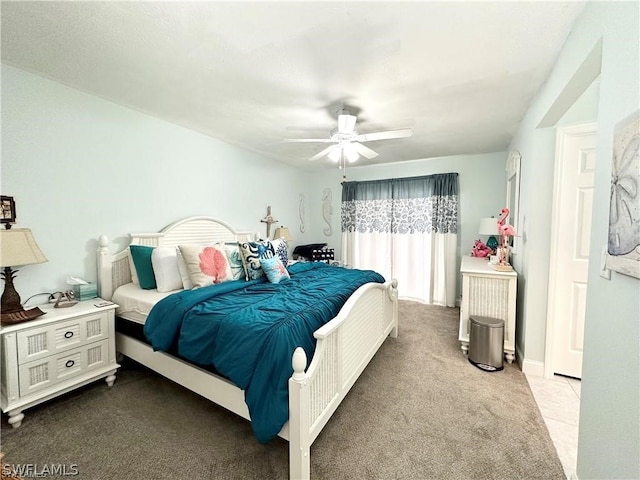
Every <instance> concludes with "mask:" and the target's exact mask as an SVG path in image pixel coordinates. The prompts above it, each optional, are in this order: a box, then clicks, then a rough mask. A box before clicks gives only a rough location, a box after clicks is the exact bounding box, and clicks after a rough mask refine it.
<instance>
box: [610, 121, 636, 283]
mask: <svg viewBox="0 0 640 480" xmlns="http://www.w3.org/2000/svg"><path fill="white" fill-rule="evenodd" d="M639 190H640V110H638V111H636V112H635V113H633V114H631V115H629V116H628V117H627V118H625V119H624V120H622V121H620V122H619V123H618V124H617V125H616V126H615V129H614V132H613V158H612V163H611V200H610V204H609V235H608V239H607V268H609V269H611V270H613V271H614V272H618V273H622V274H624V275H629V276H632V277H635V278H640V191H639Z"/></svg>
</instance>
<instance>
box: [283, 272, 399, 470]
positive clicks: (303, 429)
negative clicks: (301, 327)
mask: <svg viewBox="0 0 640 480" xmlns="http://www.w3.org/2000/svg"><path fill="white" fill-rule="evenodd" d="M397 334H398V291H397V281H396V280H395V279H394V280H392V281H390V282H387V283H385V284H367V285H363V286H362V287H360V288H359V289H358V290H357V291H356V292H355V293H354V294H353V295H352V296H351V297H350V298H349V300H348V301H347V303H345V305H344V307H343V308H342V310H341V311H340V313H339V314H338V315H337V316H336V317H335V318H334V319H333V320H331V321H330V322H328V323H327V324H326V325H324V326H323V327H321V328H319V329H318V330H317V331H316V332H315V334H314V335H315V337H316V338H317V344H316V350H315V353H314V355H313V359H312V361H311V364H310V365H309V368H308V369H307V371H306V372H305V371H304V369H305V367H306V363H307V359H306V355H305V353H304V350H303V349H302V348H297V349H296V351H295V353H294V355H293V361H292V363H293V369H294V373H293V376H292V377H291V378H290V379H289V474H290V478H291V479H296V480H297V479H307V478H309V477H310V474H311V471H310V470H311V462H310V449H311V444H312V443H313V441H314V440H315V439H316V437H317V436H318V434H319V433H320V432H321V431H322V428H323V427H324V426H325V424H326V423H327V422H328V421H329V418H331V415H333V412H334V411H335V410H336V409H337V408H338V405H340V402H341V401H342V399H343V398H344V397H345V396H346V395H347V393H348V392H349V390H350V389H351V387H352V386H353V384H354V383H355V381H356V380H357V379H358V377H359V376H360V374H361V373H362V371H363V370H364V369H365V367H366V366H367V364H368V363H369V361H370V360H371V359H372V358H373V356H374V354H375V353H376V352H377V351H378V348H380V346H381V345H382V343H383V342H384V340H385V339H386V338H387V336H389V335H391V336H392V337H394V338H395V337H396V336H397Z"/></svg>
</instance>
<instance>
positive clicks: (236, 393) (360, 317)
mask: <svg viewBox="0 0 640 480" xmlns="http://www.w3.org/2000/svg"><path fill="white" fill-rule="evenodd" d="M253 239H255V235H254V234H252V233H250V232H247V231H239V230H236V229H235V228H233V227H232V226H230V225H229V224H227V223H225V222H223V221H220V220H218V219H215V218H211V217H191V218H187V219H184V220H180V221H177V222H175V223H172V224H171V225H169V226H168V227H166V228H164V229H163V230H161V231H160V232H154V233H141V234H131V235H130V246H132V245H145V246H150V247H160V246H163V247H174V248H176V247H178V246H179V245H207V244H213V243H218V242H226V243H228V244H231V243H233V242H246V241H250V240H253ZM128 248H129V247H128ZM128 248H126V249H124V250H122V251H120V252H117V253H111V252H110V250H109V241H108V238H107V237H106V236H104V235H102V236H101V237H100V238H99V248H98V253H97V258H98V289H99V293H100V296H101V297H102V298H104V299H105V300H114V301H116V303H118V305H119V308H118V310H117V311H116V315H117V323H116V348H117V351H118V353H119V354H121V355H124V356H126V357H129V358H131V359H133V360H135V361H137V362H139V363H141V364H143V365H145V366H147V367H148V368H150V369H152V370H154V371H156V372H157V373H159V374H161V375H163V376H165V377H167V378H169V379H171V380H172V381H174V382H176V383H178V384H180V385H182V386H183V387H185V388H188V389H189V390H191V391H193V392H195V393H198V394H200V395H202V396H204V397H205V398H207V399H209V400H210V401H213V402H215V403H216V404H218V405H220V406H222V407H224V408H226V409H228V410H230V411H231V412H234V413H236V414H238V415H240V416H242V417H244V418H246V419H248V420H251V416H250V412H249V408H248V406H247V403H246V401H245V393H246V392H245V391H243V390H242V389H240V388H239V387H237V386H236V385H235V384H234V383H233V382H231V381H230V380H229V379H228V378H225V377H224V376H221V375H220V374H218V373H217V372H215V371H212V369H208V368H206V367H204V366H201V365H195V364H193V363H191V362H189V361H186V360H185V359H184V358H181V357H180V356H179V355H178V354H176V353H175V352H171V353H170V352H168V351H159V350H157V349H154V348H153V347H152V346H151V345H150V344H149V343H148V342H147V341H145V338H144V336H143V335H140V329H136V328H135V326H136V325H139V326H142V325H144V323H145V321H146V317H147V315H148V314H149V312H150V310H151V309H152V308H153V307H154V305H155V304H156V303H158V302H160V304H162V303H163V302H164V303H166V301H163V299H166V298H167V297H168V296H169V295H175V294H176V292H163V293H159V292H157V291H154V290H147V291H145V292H144V293H143V295H142V296H140V297H136V296H135V295H136V290H141V289H140V287H138V286H136V285H134V284H133V283H132V267H131V264H130V254H129V250H128ZM293 267H296V269H297V270H300V271H302V270H305V269H304V268H298V267H297V266H296V265H294V266H293ZM293 267H291V268H290V270H291V271H294V268H293ZM323 267H326V268H327V269H341V268H342V267H333V266H326V265H323ZM309 269H310V267H309ZM238 282H242V280H238ZM250 283H251V282H248V283H247V284H250ZM199 290H200V289H199ZM138 293H140V292H138ZM114 294H115V295H114ZM123 294H124V297H123ZM180 294H182V295H189V294H190V293H189V292H185V293H180ZM180 294H179V295H180ZM131 298H133V300H131ZM172 298H176V297H172ZM127 299H128V300H127ZM397 299H398V294H397V282H396V281H395V280H390V281H384V279H383V281H382V282H381V283H378V282H368V283H365V284H363V285H362V286H360V287H358V288H357V289H355V291H354V292H353V293H352V294H351V295H350V296H349V297H348V298H347V299H346V301H345V302H344V304H343V305H342V306H341V307H340V308H339V310H338V311H337V313H336V314H335V316H333V317H332V318H331V319H329V320H328V321H326V323H324V324H323V325H322V326H320V327H319V328H317V329H316V330H315V331H313V333H312V334H313V339H311V340H312V341H314V342H315V349H314V350H313V356H312V357H311V359H310V361H308V359H307V354H306V353H305V350H304V349H303V348H301V347H300V346H298V347H294V348H292V351H291V352H290V358H291V366H292V370H289V371H292V372H293V373H292V375H291V376H290V378H288V381H287V386H285V388H287V389H288V421H286V423H284V426H283V427H282V429H281V430H280V431H279V432H278V436H280V437H281V438H283V439H285V440H287V441H288V442H289V476H290V478H292V479H305V478H309V477H310V470H311V462H310V448H311V445H312V443H313V442H314V440H315V439H316V438H317V436H318V435H319V433H320V432H321V431H322V429H323V427H324V426H325V425H326V424H327V422H328V421H329V419H330V418H331V416H332V414H333V413H334V412H335V410H336V409H337V408H338V406H339V405H340V402H341V401H342V399H343V398H344V397H345V396H346V395H347V393H348V391H349V390H350V389H351V387H352V386H353V384H354V383H355V382H356V380H357V379H358V377H359V376H360V374H361V373H362V371H363V370H364V369H365V367H366V366H367V364H368V363H369V361H370V360H371V359H372V358H373V356H374V355H375V353H376V352H377V350H378V349H379V348H380V346H381V345H382V344H383V343H384V341H385V340H386V338H387V337H389V336H391V337H394V338H395V337H396V336H397V334H398V307H397V302H398V300H397ZM143 328H144V327H143ZM307 350H308V349H307ZM287 375H288V374H287Z"/></svg>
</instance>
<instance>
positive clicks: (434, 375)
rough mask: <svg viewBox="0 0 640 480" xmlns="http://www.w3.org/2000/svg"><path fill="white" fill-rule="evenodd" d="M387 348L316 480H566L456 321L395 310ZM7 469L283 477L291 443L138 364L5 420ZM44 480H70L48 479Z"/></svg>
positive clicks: (86, 474) (533, 409) (519, 381)
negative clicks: (471, 355)
mask: <svg viewBox="0 0 640 480" xmlns="http://www.w3.org/2000/svg"><path fill="white" fill-rule="evenodd" d="M399 313H400V316H399V335H398V338H396V339H393V338H388V339H387V340H386V341H385V343H384V344H383V345H382V347H381V348H380V350H379V351H378V353H377V354H376V356H375V357H374V358H373V360H372V361H371V363H370V364H369V366H368V367H367V369H366V370H365V371H364V373H363V374H362V376H361V377H360V379H359V380H358V381H357V382H356V384H355V385H354V387H353V388H352V390H351V392H350V393H349V395H348V396H347V398H346V399H345V400H344V401H343V403H342V404H341V405H340V407H339V408H338V410H337V411H336V412H335V414H334V416H333V417H332V419H331V420H330V421H329V423H328V424H327V426H326V427H325V428H324V430H323V431H322V433H321V434H320V436H319V437H318V438H317V440H316V441H315V443H314V444H313V446H312V447H311V476H312V478H314V479H327V480H329V479H331V480H338V479H353V480H364V479H380V480H387V479H416V480H430V479H465V480H466V479H496V480H506V479H518V480H526V479H544V480H552V479H565V478H566V477H565V475H564V473H563V469H562V465H561V463H560V460H559V459H558V456H557V454H556V451H555V448H554V446H553V443H552V441H551V438H550V437H549V432H548V431H547V428H546V426H545V424H544V421H543V419H542V416H541V415H540V412H539V410H538V408H537V405H536V403H535V401H534V399H533V396H532V394H531V390H530V389H529V385H528V383H527V380H526V378H525V376H524V374H523V373H522V372H521V371H520V370H519V368H518V367H517V366H516V365H515V364H514V365H510V364H507V363H505V368H504V370H503V371H500V372H491V373H490V372H485V371H482V370H480V369H478V368H476V367H474V366H473V365H471V364H470V363H469V362H468V360H467V357H466V356H465V355H463V354H462V352H461V350H460V348H459V343H458V341H457V337H458V334H457V330H458V316H459V310H458V309H456V308H443V307H436V306H430V305H422V304H419V303H415V302H408V301H401V302H400V305H399ZM0 448H1V450H2V452H4V454H5V462H7V463H8V464H21V465H24V464H35V465H36V466H37V467H38V468H43V467H47V466H50V465H54V466H56V465H60V464H62V465H66V466H67V467H66V468H67V471H70V469H71V468H72V467H74V466H75V468H76V469H77V472H78V474H77V476H76V478H81V479H91V480H102V479H105V480H106V479H109V480H110V479H119V480H128V479H132V480H133V479H172V480H175V479H192V480H200V479H202V480H204V479H243V480H245V479H261V480H262V479H285V478H287V476H288V444H287V442H286V441H284V440H281V439H276V440H275V441H273V442H271V443H270V444H268V445H261V444H259V443H258V442H257V441H255V439H254V437H253V435H252V432H251V428H250V425H249V423H248V422H247V421H246V420H244V419H242V418H240V417H238V416H236V415H234V414H232V413H230V412H228V411H226V410H224V409H223V408H221V407H218V406H217V405H214V404H212V403H211V402H209V401H207V400H205V399H204V398H202V397H200V396H198V395H196V394H194V393H191V392H189V391H187V390H186V389H184V388H182V387H180V386H179V385H177V384H175V383H173V382H171V381H169V380H166V379H164V378H162V377H160V376H158V375H156V374H154V373H153V372H151V371H149V370H147V369H146V368H144V367H142V366H140V365H138V364H136V363H135V362H132V361H125V362H124V363H123V366H122V368H121V369H120V370H119V371H118V376H117V380H116V383H115V384H114V386H113V387H112V388H107V386H106V384H105V383H104V382H103V381H100V382H96V383H94V384H91V385H88V386H86V387H83V388H81V389H78V390H75V391H73V392H70V393H68V394H66V395H63V396H61V397H58V398H56V399H53V400H51V401H49V402H46V403H44V404H41V405H38V406H36V407H33V408H31V409H28V410H26V411H25V418H24V420H23V423H22V426H21V427H20V428H18V429H13V428H12V427H11V426H9V424H8V423H7V418H6V415H3V416H2V425H1V447H0ZM47 478H65V477H64V476H63V475H58V476H56V475H49V476H48V477H47Z"/></svg>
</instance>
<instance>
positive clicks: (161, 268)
mask: <svg viewBox="0 0 640 480" xmlns="http://www.w3.org/2000/svg"><path fill="white" fill-rule="evenodd" d="M151 265H152V266H153V274H154V275H155V277H156V285H157V288H158V291H159V292H172V291H173V290H182V288H183V286H182V277H181V276H180V270H178V254H177V252H176V247H156V248H154V249H153V252H152V253H151Z"/></svg>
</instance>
